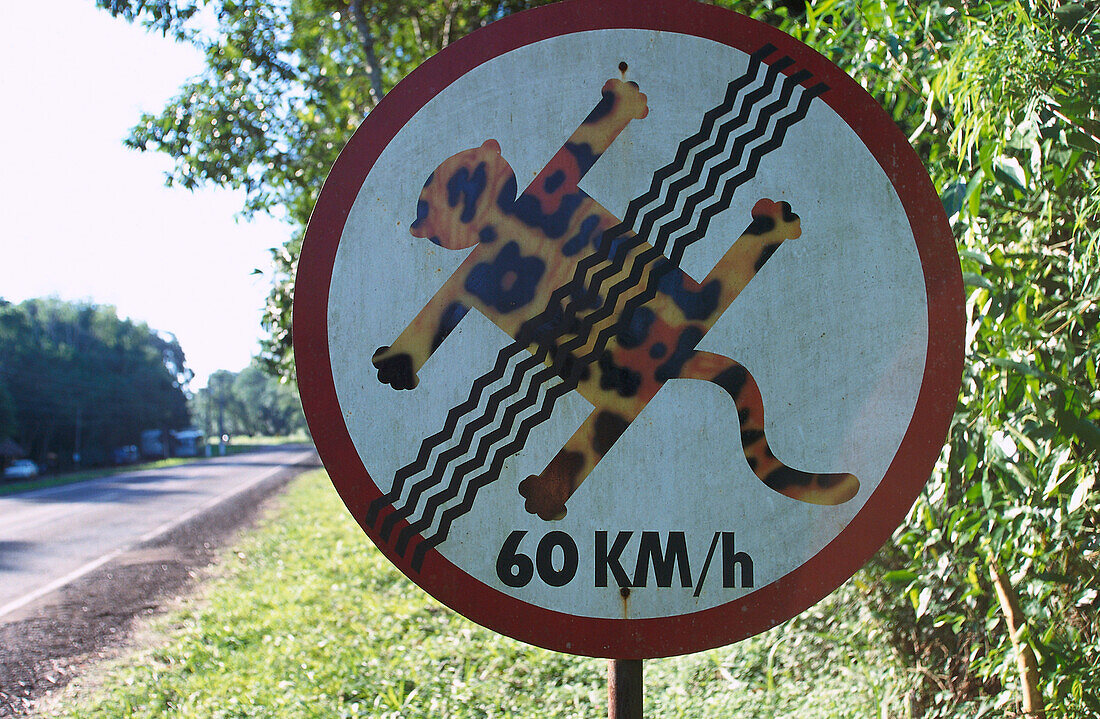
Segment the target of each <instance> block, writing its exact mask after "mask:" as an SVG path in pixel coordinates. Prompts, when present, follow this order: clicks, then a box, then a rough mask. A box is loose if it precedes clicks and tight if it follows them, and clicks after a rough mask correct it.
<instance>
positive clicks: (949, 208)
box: [940, 180, 966, 219]
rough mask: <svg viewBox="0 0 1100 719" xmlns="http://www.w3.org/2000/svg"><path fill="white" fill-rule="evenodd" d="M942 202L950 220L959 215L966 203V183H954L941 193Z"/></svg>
mask: <svg viewBox="0 0 1100 719" xmlns="http://www.w3.org/2000/svg"><path fill="white" fill-rule="evenodd" d="M940 201H941V202H943V211H944V212H946V213H947V217H948V219H951V218H952V217H954V216H955V215H957V214H959V212H960V211H961V210H962V208H963V204H964V203H965V202H966V183H965V182H963V181H962V180H956V181H955V182H952V183H951V184H950V185H948V186H947V187H946V188H944V190H943V192H942V193H940Z"/></svg>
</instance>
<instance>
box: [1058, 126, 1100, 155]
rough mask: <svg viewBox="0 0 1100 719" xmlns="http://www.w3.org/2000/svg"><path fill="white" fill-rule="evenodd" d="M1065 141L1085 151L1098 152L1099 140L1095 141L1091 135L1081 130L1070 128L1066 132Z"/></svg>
mask: <svg viewBox="0 0 1100 719" xmlns="http://www.w3.org/2000/svg"><path fill="white" fill-rule="evenodd" d="M1066 142H1068V143H1069V144H1071V145H1073V146H1074V147H1077V148H1080V149H1082V150H1084V151H1085V152H1092V153H1095V154H1100V142H1097V141H1096V140H1095V139H1094V138H1093V137H1092V136H1091V135H1089V134H1087V133H1084V132H1081V131H1080V130H1070V131H1069V132H1067V133H1066Z"/></svg>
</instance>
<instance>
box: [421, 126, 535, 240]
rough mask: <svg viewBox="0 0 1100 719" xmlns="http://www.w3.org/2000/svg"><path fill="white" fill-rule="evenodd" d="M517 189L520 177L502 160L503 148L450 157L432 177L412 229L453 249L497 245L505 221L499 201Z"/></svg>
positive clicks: (491, 145)
mask: <svg viewBox="0 0 1100 719" xmlns="http://www.w3.org/2000/svg"><path fill="white" fill-rule="evenodd" d="M514 187H515V173H513V172H512V168H511V167H510V166H509V165H508V162H507V161H506V160H505V159H504V158H503V157H502V156H501V154H500V144H499V143H498V142H497V141H496V140H486V141H485V142H484V143H483V144H482V145H481V147H476V148H474V149H472V150H463V151H462V152H460V153H458V154H457V155H452V156H451V157H449V158H447V159H446V160H444V161H443V164H441V165H440V166H439V167H438V168H436V170H435V172H433V173H432V174H431V175H430V176H429V177H428V181H427V182H425V183H424V189H423V190H421V192H420V200H419V201H418V202H417V205H416V220H414V221H413V223H412V225H411V227H410V230H411V231H412V234H413V235H414V236H415V237H423V238H425V239H428V240H430V241H432V242H434V243H435V244H437V245H439V246H440V247H445V248H447V249H449V250H461V249H465V248H467V247H473V246H474V245H476V244H477V243H478V242H482V241H491V240H493V239H495V238H496V231H495V229H494V226H495V224H496V220H497V219H499V217H500V208H499V206H498V197H499V196H500V193H501V192H502V191H507V188H512V191H513V192H514ZM507 199H508V200H512V199H513V198H511V197H509V198H507Z"/></svg>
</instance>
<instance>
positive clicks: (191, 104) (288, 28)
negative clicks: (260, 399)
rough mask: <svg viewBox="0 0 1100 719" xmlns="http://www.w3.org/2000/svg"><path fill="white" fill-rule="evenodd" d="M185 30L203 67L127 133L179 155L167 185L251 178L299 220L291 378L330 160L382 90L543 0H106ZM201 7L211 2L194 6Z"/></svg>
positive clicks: (277, 291)
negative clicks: (316, 215)
mask: <svg viewBox="0 0 1100 719" xmlns="http://www.w3.org/2000/svg"><path fill="white" fill-rule="evenodd" d="M96 2H97V4H98V5H99V6H100V7H102V8H104V9H106V10H108V11H109V12H111V13H113V14H115V15H118V16H121V17H125V18H127V19H130V20H140V21H142V22H144V23H145V24H147V25H148V26H150V27H153V28H156V29H158V30H160V31H162V32H165V33H172V34H173V35H175V36H177V37H180V38H183V39H186V40H187V41H189V42H192V43H194V44H195V45H196V46H198V47H199V48H200V49H201V50H202V52H203V53H204V54H205V56H206V67H205V69H204V71H203V73H202V74H201V75H200V76H199V77H196V78H194V79H193V80H192V81H191V82H188V83H187V84H186V85H184V86H183V87H182V88H181V89H180V93H179V95H178V96H177V97H176V98H175V99H173V100H172V101H171V102H169V103H168V105H167V106H166V107H165V108H164V109H163V110H162V111H161V112H159V113H156V114H145V115H142V117H141V119H140V120H139V121H138V124H137V126H136V127H135V128H134V129H133V132H132V133H131V135H130V137H129V139H128V140H127V143H128V144H129V145H130V146H131V147H134V148H138V149H142V150H159V151H162V152H165V153H167V154H168V155H169V156H171V157H173V158H175V168H174V169H173V171H172V172H171V173H170V174H169V176H168V183H169V184H179V185H182V186H184V187H188V188H193V187H196V186H198V185H201V184H204V183H214V184H217V185H221V186H227V187H234V188H239V189H243V190H244V191H245V193H246V197H247V200H246V204H245V208H244V209H245V211H246V213H252V212H257V211H265V212H274V213H277V214H280V215H282V214H285V216H286V217H287V218H288V219H289V220H290V221H291V222H292V223H294V224H295V225H297V227H298V230H297V232H296V233H295V235H294V236H293V237H292V238H291V239H290V240H288V242H287V244H286V246H285V247H282V248H278V249H276V250H274V251H273V257H272V261H273V266H274V267H273V270H274V282H273V286H272V290H271V294H270V296H269V298H268V303H267V307H266V310H265V312H264V316H263V323H264V325H265V327H266V328H267V329H268V330H269V333H268V337H267V338H266V340H265V342H264V347H265V353H264V359H265V360H266V363H267V365H268V368H269V369H272V370H274V371H276V372H281V373H282V374H284V375H288V376H289V375H291V374H292V372H293V363H292V358H291V341H292V339H291V335H290V306H291V297H292V285H293V277H294V270H295V267H296V263H297V259H298V252H299V249H300V247H301V234H302V231H303V230H304V228H305V225H306V222H307V221H308V219H309V215H310V212H312V210H313V205H314V203H315V202H316V200H317V195H318V193H319V192H320V190H321V186H322V184H323V183H324V180H325V176H326V175H327V174H328V170H329V168H330V167H331V166H332V163H333V162H334V161H335V160H336V157H337V155H338V154H339V152H340V150H341V149H342V148H343V146H344V144H345V143H346V142H347V140H348V138H350V137H351V133H352V132H353V131H354V130H355V128H356V127H358V125H359V123H360V122H361V121H362V119H363V117H364V116H365V115H366V114H367V113H368V112H369V111H370V109H371V108H372V107H374V105H375V103H376V102H377V101H378V99H380V98H381V96H382V95H383V94H384V92H385V91H388V90H389V89H390V88H391V87H392V86H393V85H395V84H396V83H397V82H398V81H399V80H400V79H401V78H403V77H404V76H405V75H406V74H408V73H409V72H410V71H411V70H412V69H413V68H415V67H416V66H417V65H418V64H420V63H421V62H423V61H424V59H426V58H427V57H429V56H430V55H432V54H433V53H435V52H437V51H438V50H439V49H440V48H442V47H444V46H446V45H447V44H449V43H450V42H451V41H453V40H455V39H457V38H459V37H461V36H463V35H465V34H467V33H469V32H472V31H473V30H476V29H477V28H479V27H482V26H483V25H485V24H487V23H489V22H491V21H492V20H494V19H496V18H498V17H501V16H502V15H506V14H508V13H511V12H515V11H517V10H522V9H525V8H527V7H531V6H534V5H541V4H545V3H546V2H547V0H497V1H496V2H488V3H486V2H479V1H477V0H415V1H411V2H410V1H406V2H392V1H390V0H377V1H374V2H371V1H369V0H368V1H367V2H363V1H361V0H353V1H351V2H349V1H348V0H277V1H275V2H271V1H269V0H202V1H201V2H200V0H156V1H155V2H152V1H149V0H144V1H143V0H96ZM196 6H198V7H201V8H202V10H201V11H200V12H196V11H195V8H196Z"/></svg>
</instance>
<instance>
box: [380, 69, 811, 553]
mask: <svg viewBox="0 0 1100 719" xmlns="http://www.w3.org/2000/svg"><path fill="white" fill-rule="evenodd" d="M808 76H809V75H808V73H807V74H806V75H805V76H803V77H800V78H799V82H801V81H802V80H804V79H806V78H807V77H808ZM795 84H797V83H795ZM793 88H794V85H793V84H792V85H791V86H790V91H789V92H786V93H785V96H786V102H785V103H784V104H783V105H782V107H786V106H787V105H786V103H789V100H790V94H791V93H792V92H793ZM826 89H828V88H827V86H825V85H824V84H818V85H815V86H814V87H813V88H810V89H808V90H805V91H804V92H803V96H802V97H800V99H799V102H798V105H797V107H796V109H795V111H794V112H792V113H791V114H790V115H787V116H785V117H783V118H781V119H780V120H778V121H777V122H776V128H775V134H774V135H773V138H772V139H770V140H768V141H767V142H765V143H763V144H761V145H759V146H757V147H756V148H754V149H753V151H752V152H751V153H750V155H749V158H748V161H747V163H746V164H747V167H746V169H745V171H743V172H741V173H739V174H738V175H735V176H734V177H733V178H730V179H729V180H728V181H727V182H726V183H725V184H724V187H723V193H722V197H721V199H720V201H719V202H718V203H715V204H714V205H713V206H711V207H708V208H707V210H706V211H705V212H709V215H707V216H702V217H701V221H702V222H707V223H708V224H709V221H710V218H711V217H713V216H714V215H715V214H717V212H719V211H721V210H722V209H725V208H726V207H728V206H729V202H730V201H731V200H732V197H733V194H734V193H735V191H736V189H737V187H738V186H740V185H741V184H744V182H745V181H747V180H748V179H751V178H752V177H754V176H755V174H756V170H757V168H758V166H759V163H760V159H761V158H762V157H763V156H764V155H766V154H768V153H769V152H771V151H772V150H774V149H776V148H778V147H779V146H780V145H781V144H782V140H783V138H784V137H785V135H786V131H787V129H788V128H789V127H790V126H791V125H793V124H794V123H796V122H798V121H799V120H801V119H803V118H804V117H805V115H806V112H807V110H808V108H809V104H810V102H811V101H812V100H813V98H814V97H816V96H818V95H820V94H821V93H822V92H824V91H825V90H826ZM782 107H777V108H776V111H773V112H772V113H770V114H769V116H768V119H767V120H768V122H770V119H771V117H772V116H774V115H775V113H776V112H777V111H778V110H779V109H782ZM765 126H766V123H765ZM762 134H763V132H761V134H760V136H762ZM758 137H759V136H758ZM758 137H757V138H753V139H758ZM750 141H751V140H750ZM745 144H747V142H746V143H745ZM727 164H729V163H727ZM737 164H738V163H736V162H734V163H732V166H733V167H736V165H737ZM729 169H732V168H731V167H725V168H723V169H722V170H721V171H719V172H718V174H717V176H718V177H720V176H721V175H722V174H724V173H725V172H728V171H729ZM715 184H716V183H715ZM692 212H694V210H692ZM704 232H705V229H704V230H701V231H696V232H695V233H693V234H699V235H700V236H701V234H702V233H704ZM685 237H686V236H684V237H681V238H680V239H678V240H677V242H676V243H675V247H674V252H676V254H677V256H681V255H682V253H683V250H684V249H685V247H686V246H687V244H690V242H682V240H684V239H685ZM675 266H676V263H673V262H667V263H662V264H661V265H659V266H658V267H655V268H654V270H653V272H652V273H651V276H650V282H648V283H647V287H646V288H645V289H644V290H643V292H642V293H640V294H638V295H637V296H635V297H633V298H631V299H630V300H629V301H628V302H627V304H626V305H625V306H624V308H623V312H622V319H621V320H620V321H619V322H616V323H614V324H613V325H610V326H608V327H605V328H604V329H603V330H602V331H601V332H600V333H599V334H598V336H597V338H596V342H595V346H594V348H593V350H592V351H591V352H590V353H588V354H586V355H585V356H584V357H582V358H580V359H579V360H578V361H577V362H576V365H574V366H576V367H580V366H584V365H586V364H588V363H589V362H591V361H592V360H593V359H595V358H596V357H598V356H599V355H600V354H601V353H602V352H603V350H604V349H605V348H606V344H607V342H608V341H609V340H610V338H611V337H612V336H613V335H614V333H615V332H616V331H617V330H618V329H619V328H620V327H621V325H622V323H623V322H629V318H630V317H631V316H632V315H633V313H634V312H635V311H636V310H637V309H638V308H639V307H641V306H642V305H644V304H645V303H646V302H648V301H649V300H651V299H653V297H654V296H655V295H656V288H657V287H658V286H659V283H660V279H661V278H662V277H664V276H665V275H666V274H667V273H668V272H670V271H672V269H673V268H674V267H675ZM605 306H606V305H605ZM568 347H569V345H568V344H567V345H566V346H565V348H568ZM563 354H567V353H563ZM554 374H555V373H554V372H553V371H552V368H551V370H548V371H547V376H548V377H549V376H553V375H554ZM571 384H572V383H571V382H565V383H563V384H562V385H559V386H557V387H555V388H553V389H552V390H551V391H548V393H547V395H546V398H545V400H544V403H543V407H542V408H541V409H540V411H539V412H537V413H536V414H535V415H532V416H531V417H529V418H528V420H525V421H524V422H523V423H521V425H520V430H519V435H518V436H517V438H516V440H514V441H513V442H511V443H509V444H508V445H506V446H505V447H502V448H500V449H499V450H498V451H497V453H496V455H497V458H498V460H499V462H497V461H494V466H495V465H497V464H499V463H502V462H503V458H505V457H507V456H510V454H511V453H512V452H515V451H518V450H519V449H521V448H522V447H523V443H524V442H525V441H526V437H527V435H528V434H529V432H530V428H531V427H533V426H534V425H533V424H531V420H533V419H535V418H537V417H544V416H545V417H549V415H550V413H551V411H552V409H553V404H554V402H555V401H556V399H557V398H558V397H560V396H562V395H564V394H565V392H567V391H569V390H570V389H572V387H570V386H569V385H571ZM534 386H535V382H534V381H532V387H534ZM554 390H557V391H554ZM528 395H530V390H529V392H528ZM525 399H526V398H525ZM520 405H526V406H524V407H522V409H526V408H527V407H528V406H530V405H529V404H527V403H526V402H523V401H521V402H520V403H517V405H513V407H512V408H510V409H514V408H515V407H518V406H520ZM522 409H519V410H515V411H514V412H512V416H513V417H514V415H515V414H518V412H519V411H522ZM540 421H541V420H540ZM525 425H526V426H525ZM500 429H501V430H504V429H506V427H501V428H500ZM507 434H508V433H507V432H500V433H499V437H498V439H497V440H494V442H495V441H498V440H499V438H503V437H505V436H507ZM497 473H499V469H498V470H496V472H483V473H482V474H480V475H478V476H477V477H475V479H474V480H472V481H471V482H470V484H469V485H468V486H467V489H466V492H465V493H464V494H463V499H462V501H461V502H460V504H459V505H457V506H455V507H452V508H451V509H450V510H447V511H446V512H445V513H444V515H443V517H442V519H441V522H440V527H439V529H438V531H437V532H436V533H435V534H433V535H432V536H431V537H428V538H426V539H424V540H423V541H422V542H421V543H420V544H419V545H417V548H416V550H414V561H413V564H414V566H419V565H420V563H421V562H422V561H423V556H424V555H425V553H426V552H427V550H428V549H430V548H431V547H435V546H438V545H439V544H440V543H442V542H444V541H446V538H447V536H448V534H449V529H450V526H451V524H452V523H453V522H454V520H455V519H457V518H458V517H460V516H462V515H463V514H465V513H466V512H468V511H470V509H471V508H472V506H473V501H474V497H475V495H476V493H477V491H478V490H479V489H480V488H481V487H483V486H485V485H487V484H489V483H491V482H492V481H493V480H495V478H496V475H497ZM457 494H458V488H457V486H456V487H453V488H452V487H448V488H447V490H446V491H445V492H444V493H442V494H441V495H440V498H439V500H438V501H437V502H435V504H434V506H435V508H436V509H437V508H438V507H439V506H441V505H442V504H443V503H444V502H446V501H449V500H450V499H453V498H454V497H456V496H457ZM433 499H434V498H433ZM433 513H434V509H433ZM430 526H431V519H428V518H425V520H422V521H421V522H420V523H419V524H418V525H417V531H423V530H424V529H427V528H428V527H430ZM413 534H415V532H411V533H410V535H409V537H410V538H411V536H412V535H413ZM401 553H402V554H403V553H404V547H403V548H402V549H401ZM416 557H419V558H420V559H419V560H417V559H416Z"/></svg>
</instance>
